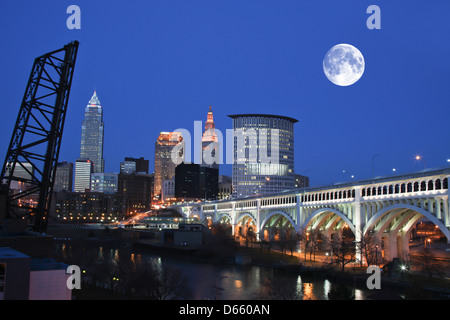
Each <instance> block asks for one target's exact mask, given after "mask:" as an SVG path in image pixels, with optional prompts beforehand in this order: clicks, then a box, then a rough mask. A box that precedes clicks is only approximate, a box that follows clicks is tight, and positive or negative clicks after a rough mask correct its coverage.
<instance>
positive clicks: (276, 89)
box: [0, 0, 450, 186]
mask: <svg viewBox="0 0 450 320" xmlns="http://www.w3.org/2000/svg"><path fill="white" fill-rule="evenodd" d="M72 4H76V5H78V6H79V7H80V8H81V30H68V29H67V27H66V20H67V18H68V17H69V14H67V13H66V9H67V7H68V6H69V5H72ZM371 4H375V5H378V6H379V7H380V9H381V30H369V29H368V28H367V27H366V20H367V18H368V17H369V14H367V13H366V9H367V7H368V6H369V5H371ZM449 12H450V1H445V0H433V1H415V0H412V1H382V0H374V1H365V0H345V1H344V0H340V1H338V0H329V1H328V0H327V1H325V0H322V1H319V0H318V1H312V0H311V1H301V0H295V1H289V0H280V1H275V0H271V1H267V0H258V1H257V0H223V1H218V0H204V1H197V0H181V1H178V0H158V1H155V0H142V1H141V0H132V1H124V0H122V1H114V0H108V1H106V0H89V1H87V0H86V1H79V0H72V1H66V0H55V1H47V0H43V1H24V0H20V1H2V2H1V4H0V34H1V50H0V60H1V61H2V68H1V78H0V96H1V104H0V108H1V119H2V125H1V126H0V156H1V157H3V158H0V159H2V161H3V159H4V156H5V154H6V150H7V147H8V144H9V141H10V138H11V134H12V130H13V126H14V123H15V120H16V117H17V113H18V110H19V106H20V102H21V100H22V98H23V93H24V91H25V86H26V84H27V80H28V76H29V73H30V70H31V67H32V64H33V61H34V58H35V57H37V56H40V55H42V54H44V53H46V52H49V51H52V50H55V49H59V48H61V47H62V46H63V45H65V44H67V43H69V42H71V41H72V40H78V41H79V42H80V48H79V54H78V59H77V64H76V68H75V75H74V80H73V85H72V90H71V95H70V101H69V109H68V114H67V118H66V124H65V131H64V137H63V141H62V143H63V145H62V148H61V154H60V158H59V160H60V161H63V160H66V161H69V162H74V161H75V160H76V158H78V157H79V152H80V138H81V122H82V120H83V115H84V108H85V106H86V104H87V103H88V101H89V99H90V98H91V96H92V94H93V91H94V88H96V89H97V93H98V96H99V99H100V101H101V103H102V106H103V108H104V122H105V147H104V157H105V162H106V171H108V172H117V171H119V163H120V161H123V159H124V157H126V156H131V157H141V156H142V157H144V158H146V159H149V160H150V163H151V164H150V170H151V171H153V167H154V166H153V161H154V155H153V154H154V143H155V140H156V138H157V136H158V134H159V132H160V131H172V130H174V129H176V128H185V129H187V130H189V131H191V132H192V133H193V129H194V121H203V122H204V121H205V120H206V114H207V111H208V108H209V106H210V105H211V106H212V108H213V112H214V119H215V122H216V127H217V128H218V129H220V130H221V131H222V132H225V130H226V129H231V128H232V121H231V119H230V118H228V117H227V115H230V114H236V113H270V114H279V115H284V116H289V117H293V118H296V119H298V120H299V122H298V123H297V124H296V125H295V171H296V172H297V173H299V174H306V175H308V176H310V179H311V185H313V186H317V185H323V184H329V183H334V182H339V181H345V180H349V179H350V177H349V175H346V174H344V173H343V172H342V170H347V172H349V173H350V174H353V175H355V179H364V178H368V177H371V175H372V160H371V159H372V156H374V155H375V154H379V156H378V157H376V159H375V175H377V176H378V175H389V174H392V169H393V168H396V169H397V171H396V172H397V173H405V172H410V171H416V170H421V169H423V167H424V164H423V162H418V161H416V160H415V159H414V156H415V155H416V154H420V155H421V156H422V157H423V159H424V160H425V164H426V167H428V168H431V167H441V166H447V165H448V164H449V163H448V162H447V158H450V150H449V142H450V127H449V119H450V76H449V75H450V59H449V57H450V23H449V22H448V16H449ZM338 43H348V44H351V45H353V46H355V47H357V48H358V49H359V50H360V51H361V52H362V54H363V55H364V58H365V62H366V69H365V72H364V75H363V77H362V78H361V79H360V80H359V81H358V82H357V83H355V84H354V85H352V86H349V87H339V86H336V85H334V84H332V83H331V82H330V81H329V80H328V79H327V78H326V77H325V75H324V72H323V69H322V61H323V58H324V56H325V54H326V52H327V51H328V49H330V48H331V47H332V46H334V45H336V44H338ZM220 173H221V174H227V175H231V165H222V166H221V168H220Z"/></svg>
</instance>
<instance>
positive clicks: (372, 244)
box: [356, 233, 381, 266]
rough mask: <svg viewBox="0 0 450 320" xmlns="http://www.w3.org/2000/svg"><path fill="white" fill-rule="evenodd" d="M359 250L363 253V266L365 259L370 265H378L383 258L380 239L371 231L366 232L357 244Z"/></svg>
mask: <svg viewBox="0 0 450 320" xmlns="http://www.w3.org/2000/svg"><path fill="white" fill-rule="evenodd" d="M356 248H357V250H359V251H360V253H361V258H362V259H360V265H361V266H363V263H364V261H363V260H365V262H366V264H367V265H368V266H370V265H378V262H379V260H380V259H381V243H380V239H379V238H378V237H376V236H374V235H372V234H370V233H366V234H365V235H364V237H362V238H361V241H360V242H358V243H357V244H356Z"/></svg>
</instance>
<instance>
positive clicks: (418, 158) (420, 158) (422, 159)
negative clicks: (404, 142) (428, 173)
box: [415, 155, 425, 169]
mask: <svg viewBox="0 0 450 320" xmlns="http://www.w3.org/2000/svg"><path fill="white" fill-rule="evenodd" d="M415 159H416V160H417V161H423V168H424V169H425V160H424V158H423V157H421V156H420V155H416V156H415Z"/></svg>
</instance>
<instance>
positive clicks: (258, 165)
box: [229, 114, 298, 197]
mask: <svg viewBox="0 0 450 320" xmlns="http://www.w3.org/2000/svg"><path fill="white" fill-rule="evenodd" d="M229 117H230V118H232V119H233V131H234V135H235V144H234V148H233V149H234V151H233V152H234V155H233V169H232V185H233V196H234V197H243V196H247V195H255V194H268V193H273V192H278V191H282V190H286V189H292V188H294V187H295V173H294V124H295V123H296V122H298V121H297V120H296V119H293V118H289V117H285V116H277V115H268V114H238V115H230V116H229ZM236 137H237V138H236ZM240 139H241V140H240ZM236 141H241V142H237V143H236Z"/></svg>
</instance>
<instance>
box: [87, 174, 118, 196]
mask: <svg viewBox="0 0 450 320" xmlns="http://www.w3.org/2000/svg"><path fill="white" fill-rule="evenodd" d="M117 184H118V174H117V173H93V174H92V175H91V191H92V192H101V193H109V194H112V193H116V192H117Z"/></svg>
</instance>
